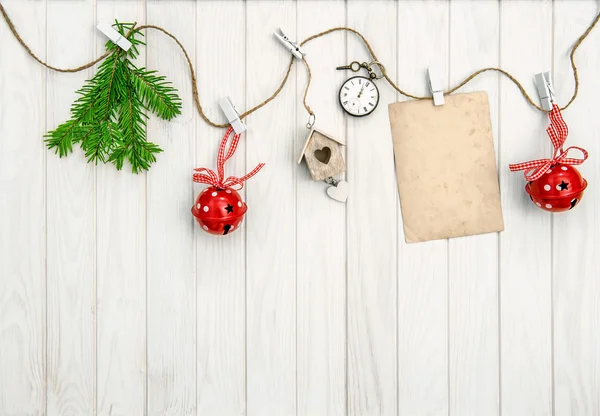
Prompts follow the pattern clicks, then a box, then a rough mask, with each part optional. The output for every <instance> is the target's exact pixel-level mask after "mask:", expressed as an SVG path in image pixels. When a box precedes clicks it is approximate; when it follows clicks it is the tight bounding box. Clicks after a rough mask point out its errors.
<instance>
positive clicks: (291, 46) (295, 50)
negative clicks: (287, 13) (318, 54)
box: [273, 28, 306, 60]
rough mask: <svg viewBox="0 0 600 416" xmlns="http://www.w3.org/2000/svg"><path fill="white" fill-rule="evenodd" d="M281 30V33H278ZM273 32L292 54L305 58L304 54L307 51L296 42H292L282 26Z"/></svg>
mask: <svg viewBox="0 0 600 416" xmlns="http://www.w3.org/2000/svg"><path fill="white" fill-rule="evenodd" d="M278 32H279V33H278ZM273 34H274V35H275V37H276V38H277V40H278V41H279V42H280V43H281V44H282V45H283V46H284V47H285V48H286V49H287V50H289V51H290V52H291V53H292V55H294V56H295V57H296V58H298V59H300V60H302V58H304V55H306V52H304V51H303V50H302V48H301V47H300V46H298V45H297V44H296V43H295V42H292V41H291V40H290V39H289V38H288V37H287V36H286V34H285V33H283V30H281V28H279V29H277V30H276V31H275V32H273Z"/></svg>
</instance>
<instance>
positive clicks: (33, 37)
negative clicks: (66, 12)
mask: <svg viewBox="0 0 600 416" xmlns="http://www.w3.org/2000/svg"><path fill="white" fill-rule="evenodd" d="M3 5H5V6H6V8H10V9H11V10H14V11H15V14H16V16H15V19H14V21H15V24H19V25H24V24H26V22H27V21H32V22H35V24H34V25H32V27H31V30H29V31H28V33H27V40H28V42H30V44H31V47H32V48H35V49H36V50H37V51H38V52H39V53H40V55H42V56H45V55H46V48H45V42H44V38H45V35H46V15H45V11H46V8H45V3H44V2H35V3H32V2H26V3H25V2H16V1H4V2H3ZM0 39H1V40H2V47H1V48H0V49H1V51H2V52H1V53H2V56H4V57H6V56H10V59H3V58H0V146H1V148H2V150H1V151H0V195H2V197H1V198H0V213H1V215H0V414H2V415H7V416H8V415H11V416H12V415H23V414H42V413H43V412H45V409H46V361H45V359H46V351H45V349H46V337H45V334H46V315H45V312H46V310H45V308H46V285H45V282H46V274H45V272H46V270H45V254H46V253H45V250H46V238H45V237H46V234H45V227H46V218H45V178H44V175H45V148H44V144H43V141H42V135H43V134H44V133H45V132H46V130H45V128H46V126H45V122H44V121H45V118H46V106H45V100H44V98H45V93H46V92H45V91H46V78H45V71H44V70H43V69H42V68H41V67H39V66H35V65H31V61H30V58H29V57H28V56H27V55H26V54H25V51H23V49H22V48H21V47H20V46H19V45H18V44H17V42H16V41H15V40H14V39H12V38H11V35H10V32H9V30H8V27H7V26H6V25H4V24H0ZM25 166H26V167H27V169H23V167H25Z"/></svg>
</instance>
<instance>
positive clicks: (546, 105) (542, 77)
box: [534, 71, 554, 111]
mask: <svg viewBox="0 0 600 416" xmlns="http://www.w3.org/2000/svg"><path fill="white" fill-rule="evenodd" d="M534 80H535V87H536V89H537V92H538V95H539V96H540V102H541V103H542V108H543V109H544V110H546V111H550V110H552V103H554V86H553V85H552V73H551V72H550V71H548V72H540V73H539V74H535V77H534Z"/></svg>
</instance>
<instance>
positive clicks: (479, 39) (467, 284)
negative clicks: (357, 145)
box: [448, 0, 500, 416]
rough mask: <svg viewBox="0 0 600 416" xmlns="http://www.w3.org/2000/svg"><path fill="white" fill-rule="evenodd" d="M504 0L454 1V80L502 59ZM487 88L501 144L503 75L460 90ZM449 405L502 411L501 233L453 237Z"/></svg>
mask: <svg viewBox="0 0 600 416" xmlns="http://www.w3.org/2000/svg"><path fill="white" fill-rule="evenodd" d="M499 12H500V4H499V3H498V2H488V1H484V2H473V1H464V0H462V1H458V2H451V3H450V16H451V21H450V51H452V53H451V55H450V65H449V78H450V80H451V82H450V84H451V85H456V84H457V83H458V82H460V81H462V80H463V79H464V78H465V77H466V76H468V75H469V74H470V73H472V72H473V71H474V70H476V69H479V68H484V67H486V66H498V64H499V53H500V50H499V40H500V34H499V27H498V25H499ZM481 90H483V91H486V92H487V94H488V99H489V102H490V113H491V114H490V115H491V118H492V133H493V136H494V144H495V147H496V150H497V149H498V140H499V135H498V75H497V74H493V73H489V74H485V75H483V76H481V77H479V78H477V79H475V80H473V81H471V82H470V83H469V84H468V85H467V86H465V87H464V88H462V89H461V91H459V92H471V91H481ZM448 244H449V247H448V249H449V251H448V264H449V276H448V279H449V280H448V302H449V321H448V322H449V324H448V325H449V334H450V336H449V340H448V341H449V343H448V350H449V352H448V356H449V372H450V373H449V380H450V392H449V394H450V397H449V403H450V404H449V410H450V413H451V414H456V415H465V416H466V415H494V414H498V413H499V408H498V399H499V383H500V378H499V377H500V374H499V368H500V367H499V364H500V363H499V350H498V325H499V321H498V233H493V234H484V235H478V236H471V237H465V238H455V239H451V240H449V243H448Z"/></svg>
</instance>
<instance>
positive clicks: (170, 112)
mask: <svg viewBox="0 0 600 416" xmlns="http://www.w3.org/2000/svg"><path fill="white" fill-rule="evenodd" d="M155 74H156V71H147V70H146V69H145V68H139V69H138V68H136V69H135V70H133V71H131V75H132V80H133V85H134V86H135V89H136V90H137V91H138V93H139V94H140V97H141V99H142V101H143V103H144V104H145V106H146V107H147V108H148V109H149V110H150V111H152V112H153V113H154V114H156V115H157V116H159V117H161V118H163V119H165V120H171V119H173V118H174V117H175V116H177V115H179V114H181V99H180V98H179V96H178V95H177V89H175V88H174V87H173V86H172V84H171V83H170V82H168V81H165V77H164V76H157V75H155Z"/></svg>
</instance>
